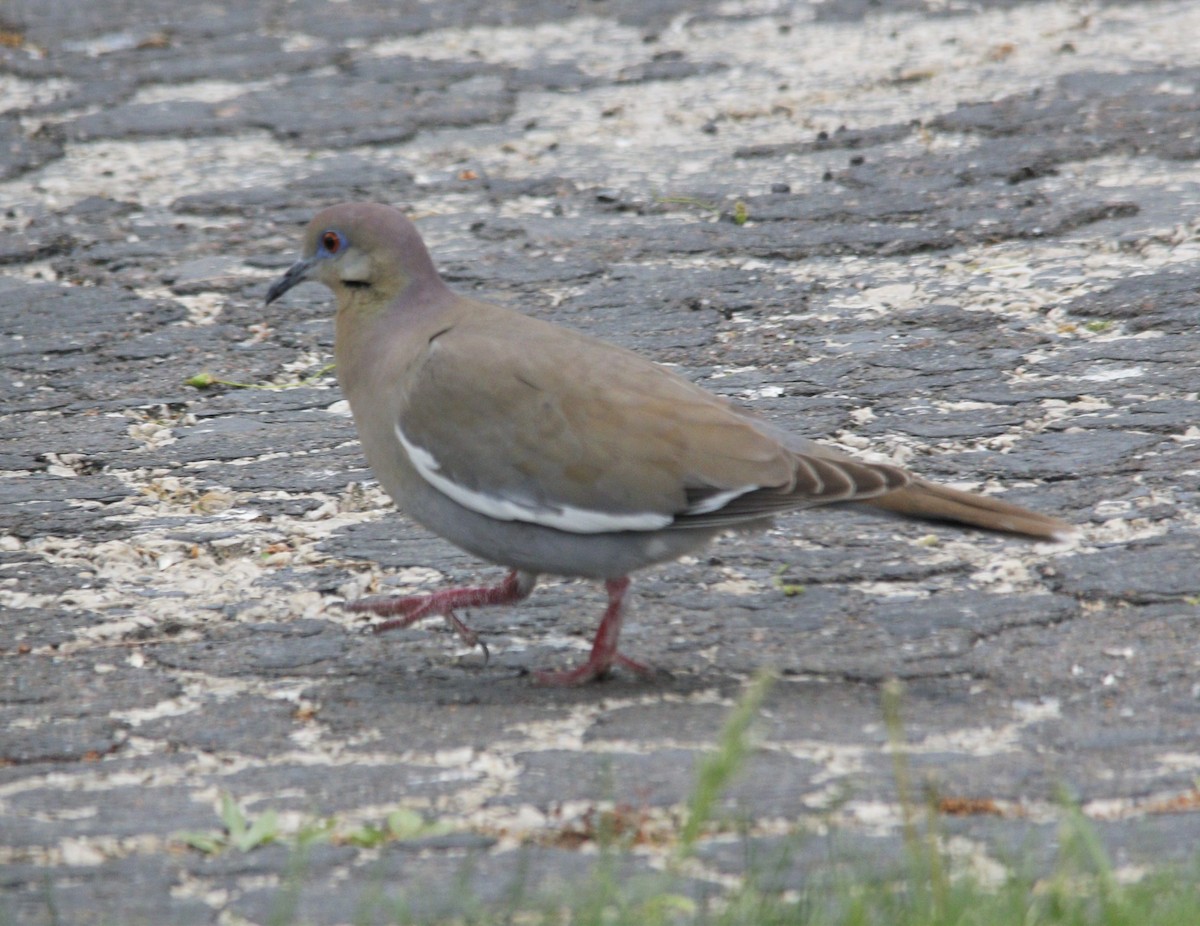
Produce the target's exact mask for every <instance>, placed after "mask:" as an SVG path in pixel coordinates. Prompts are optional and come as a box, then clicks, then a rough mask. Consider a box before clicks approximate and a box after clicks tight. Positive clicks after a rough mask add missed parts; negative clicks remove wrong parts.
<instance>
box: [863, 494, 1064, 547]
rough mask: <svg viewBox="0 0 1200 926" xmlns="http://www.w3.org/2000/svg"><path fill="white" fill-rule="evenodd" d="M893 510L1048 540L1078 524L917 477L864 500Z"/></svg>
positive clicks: (910, 515)
mask: <svg viewBox="0 0 1200 926" xmlns="http://www.w3.org/2000/svg"><path fill="white" fill-rule="evenodd" d="M859 504H863V505H870V506H872V507H873V508H882V509H883V510H884V511H890V512H892V513H893V514H900V515H905V516H907V517H910V518H927V519H929V520H933V521H954V522H957V523H959V524H967V525H970V526H971V527H982V528H984V529H985V530H990V531H1003V532H1005V533H1009V534H1024V535H1026V536H1028V537H1041V538H1045V539H1048V540H1065V539H1066V538H1068V537H1070V536H1071V535H1072V534H1074V533H1075V531H1076V528H1075V527H1074V526H1073V525H1071V524H1068V523H1067V522H1066V521H1060V520H1059V519H1058V518H1052V517H1049V516H1048V515H1044V514H1038V513H1037V512H1036V511H1030V510H1029V509H1028V508H1022V507H1021V506H1020V505H1013V504H1011V503H1009V502H1002V501H1000V500H999V499H996V498H991V497H990V496H987V495H975V494H974V493H971V492H961V491H959V490H958V489H951V488H948V487H946V486H941V485H937V484H936V483H932V482H926V481H925V480H924V479H914V480H913V481H912V482H911V483H909V484H908V485H907V486H905V487H904V488H902V489H897V490H896V491H895V492H889V493H888V494H887V495H881V496H880V497H878V498H872V499H864V500H863V501H862V502H861V503H859Z"/></svg>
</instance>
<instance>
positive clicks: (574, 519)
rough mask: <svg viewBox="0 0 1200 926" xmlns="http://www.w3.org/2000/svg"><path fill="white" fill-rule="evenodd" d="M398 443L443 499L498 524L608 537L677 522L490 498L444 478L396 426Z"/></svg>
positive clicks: (651, 514)
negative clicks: (503, 523)
mask: <svg viewBox="0 0 1200 926" xmlns="http://www.w3.org/2000/svg"><path fill="white" fill-rule="evenodd" d="M396 439H397V440H399V441H400V445H401V446H402V447H403V448H404V452H405V453H407V454H408V458H409V460H411V461H412V465H413V467H414V468H415V469H416V471H417V473H418V474H419V475H420V476H421V478H422V479H424V480H425V481H426V482H428V483H429V484H430V485H431V486H433V487H434V488H435V489H437V490H438V491H439V492H441V493H442V494H443V495H445V496H447V497H448V498H450V499H453V500H454V501H456V502H458V504H460V505H462V506H463V507H464V508H468V509H470V510H471V511H474V512H475V513H476V514H482V515H485V516H486V517H489V518H495V519H496V520H497V521H524V522H526V523H529V524H540V525H542V526H543V527H553V528H555V529H557V530H560V531H568V532H570V533H572V534H605V533H610V532H612V531H653V530H658V529H660V528H663V527H666V526H667V525H668V524H670V523H671V522H672V521H673V520H674V518H673V517H671V516H670V515H667V514H659V513H657V512H653V511H647V512H641V513H639V514H610V513H608V512H604V511H590V510H588V509H587V508H574V507H572V506H570V505H562V506H559V507H556V508H549V507H545V506H539V505H536V504H533V503H532V502H528V501H524V500H517V499H511V498H503V497H501V496H498V495H488V494H486V493H484V492H477V491H475V490H474V489H468V488H467V487H466V486H461V485H459V484H458V483H457V482H454V481H453V480H452V479H450V478H448V477H447V476H445V475H443V473H442V472H441V469H442V467H441V465H440V464H439V463H438V461H437V459H436V458H435V457H434V455H433V454H432V453H430V452H429V451H428V450H426V449H425V448H424V447H418V446H417V445H416V444H414V443H412V441H410V440H409V439H408V438H407V437H405V436H404V432H403V431H402V430H401V429H400V425H399V424H397V425H396Z"/></svg>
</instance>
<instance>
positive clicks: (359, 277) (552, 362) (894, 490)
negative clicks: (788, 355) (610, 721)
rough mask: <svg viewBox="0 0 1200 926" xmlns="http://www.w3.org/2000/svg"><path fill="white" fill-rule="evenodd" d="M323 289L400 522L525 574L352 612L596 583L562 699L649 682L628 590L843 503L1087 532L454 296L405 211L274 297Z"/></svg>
mask: <svg viewBox="0 0 1200 926" xmlns="http://www.w3.org/2000/svg"><path fill="white" fill-rule="evenodd" d="M306 280H315V281H318V282H321V283H324V284H325V285H326V286H328V287H329V288H330V289H331V290H332V291H333V293H334V295H335V296H336V297H337V320H336V359H337V374H338V380H339V381H340V383H341V386H342V389H343V391H344V392H345V394H346V397H347V399H349V401H350V408H351V410H352V411H353V413H354V421H355V424H356V426H357V428H358V434H359V437H360V438H361V440H362V444H363V449H364V450H365V452H366V457H367V461H368V462H369V463H370V465H371V468H372V469H373V470H374V472H375V474H376V476H377V477H378V478H379V481H380V483H381V484H382V485H383V487H384V489H385V490H387V492H388V494H389V495H390V496H391V497H392V499H393V500H394V501H395V503H396V505H397V506H398V507H399V508H400V509H401V510H402V511H403V512H404V513H405V514H407V515H408V516H409V517H411V518H412V519H413V520H415V521H417V522H419V523H420V524H423V525H424V526H425V527H427V528H428V529H429V530H431V531H433V532H434V533H436V534H440V535H441V536H442V537H444V538H446V539H447V540H449V541H450V542H451V543H453V544H455V545H457V546H459V547H461V548H462V549H464V550H467V551H469V552H470V553H473V554H475V555H476V556H478V557H480V558H481V559H484V560H487V561H488V562H492V563H496V564H499V565H502V566H507V567H508V568H509V569H510V570H511V572H510V573H509V575H508V577H507V578H506V579H505V580H504V581H503V582H502V583H501V584H499V585H497V586H495V587H479V588H457V589H447V590H444V591H438V592H434V593H432V594H427V595H416V596H409V597H401V598H392V599H386V598H385V599H365V600H363V601H359V602H355V603H354V604H352V605H350V607H351V608H352V609H353V610H357V611H367V612H371V613H374V614H377V615H379V616H383V617H388V618H392V619H391V620H388V621H386V622H384V623H382V624H380V625H378V627H377V629H388V628H392V627H403V626H407V625H409V624H412V623H413V622H415V621H417V620H420V619H421V618H423V617H428V616H432V615H440V616H442V617H444V618H445V619H446V620H447V621H449V622H450V623H451V624H452V625H453V626H454V627H455V629H456V630H457V631H458V633H459V634H460V636H462V638H463V639H464V640H466V641H468V642H470V643H472V644H473V643H475V642H477V638H476V635H475V634H474V633H473V632H472V631H471V630H469V629H468V628H467V627H466V626H465V625H464V624H463V623H462V622H461V621H460V620H459V619H458V617H457V616H456V615H455V613H454V612H455V611H456V610H457V609H461V608H467V607H477V606H481V605H490V604H508V603H511V602H515V601H519V600H521V599H522V598H524V597H525V596H527V595H528V594H529V593H530V592H531V591H532V590H533V587H534V584H535V583H536V581H537V577H538V575H539V574H543V573H546V574H554V575H562V576H576V577H583V578H590V579H600V580H603V581H604V583H605V588H606V590H607V592H608V608H607V610H606V611H605V613H604V618H603V620H602V621H601V622H600V627H599V630H597V632H596V637H595V640H594V642H593V644H592V649H591V654H590V656H589V657H588V659H587V661H586V662H585V663H584V664H583V665H581V666H579V667H578V668H575V669H573V670H570V671H566V672H546V673H539V676H538V677H539V680H540V681H542V682H544V683H547V684H560V685H574V684H579V683H582V682H586V681H589V680H592V679H596V678H600V677H602V676H604V675H606V674H607V673H608V671H609V670H610V669H611V668H612V667H613V666H614V665H622V666H625V667H628V668H631V669H634V670H638V671H646V670H645V667H643V666H641V665H640V664H638V663H636V662H634V661H632V660H630V659H627V658H626V657H624V656H623V655H621V654H620V653H619V652H618V651H617V638H618V636H619V634H620V630H621V618H622V611H623V606H624V600H625V595H626V591H627V589H628V587H629V578H628V576H629V574H630V573H632V572H634V571H635V570H637V569H642V568H644V567H646V566H650V565H652V564H654V563H661V562H665V561H667V560H673V559H676V558H677V557H680V556H682V555H684V554H686V553H690V552H692V551H694V550H697V549H698V548H700V547H703V546H704V545H705V544H707V543H708V542H709V541H710V540H712V538H713V537H714V536H716V535H717V534H719V533H721V532H723V531H726V530H730V529H736V530H744V529H758V528H763V527H766V526H767V525H768V524H769V523H770V521H771V517H772V515H775V514H777V513H778V512H781V511H787V510H789V509H793V508H806V507H811V506H815V505H827V504H831V503H834V502H866V503H867V504H869V505H872V506H874V507H875V508H880V509H884V510H886V511H889V512H894V513H897V514H902V515H907V516H912V517H918V518H929V519H934V520H947V521H956V522H959V523H961V524H966V525H970V526H974V527H981V528H986V529H989V530H996V531H1006V532H1011V533H1015V534H1024V535H1027V536H1030V537H1038V538H1047V539H1049V538H1054V539H1057V538H1061V537H1063V536H1065V535H1067V534H1069V533H1071V532H1072V531H1073V530H1074V529H1073V528H1072V527H1071V526H1070V525H1068V524H1066V523H1064V522H1063V521H1060V520H1058V519H1056V518H1051V517H1046V516H1045V515H1041V514H1037V513H1035V512H1032V511H1029V510H1027V509H1024V508H1020V507H1018V506H1016V505H1012V504H1009V503H1007V502H1002V501H998V500H996V499H994V498H990V497H984V496H981V495H974V494H971V493H967V492H961V491H958V490H956V489H950V488H946V487H943V486H938V485H935V484H933V483H929V482H926V481H925V480H923V479H920V478H918V477H917V476H914V475H912V474H910V473H908V472H906V471H905V470H903V469H900V468H898V467H895V466H887V465H882V464H877V463H866V462H861V461H858V460H855V459H852V458H850V457H848V456H846V455H845V454H842V453H839V452H838V451H836V450H832V449H829V448H827V447H823V446H821V445H819V444H815V443H813V442H812V441H809V440H806V439H804V438H800V437H795V436H793V435H791V434H788V433H787V432H785V431H782V430H780V429H778V428H776V427H774V426H772V425H770V424H768V423H766V422H764V421H762V420H760V419H758V418H755V417H753V416H752V415H750V414H748V413H746V412H743V411H740V410H738V409H737V408H735V407H733V406H732V405H730V404H729V403H728V402H727V401H725V400H724V399H721V398H718V397H717V396H714V395H712V394H710V393H709V392H706V391H705V390H704V389H701V388H700V387H699V386H696V385H694V384H693V383H691V382H689V381H688V380H686V379H684V378H683V377H681V376H678V375H676V374H675V373H672V372H670V371H668V370H666V369H664V368H663V367H661V366H658V365H657V364H655V363H652V362H651V361H649V360H646V359H645V358H643V357H641V356H639V355H637V354H635V353H633V352H631V351H628V350H624V349H622V348H619V347H615V346H613V345H611V344H606V343H604V342H603V341H599V340H596V339H594V338H591V337H588V336H587V335H583V334H579V333H577V332H575V331H571V330H569V329H567V328H562V327H559V326H557V325H553V324H550V323H548V322H545V321H540V320H538V319H535V318H531V317H529V316H527V315H523V314H521V313H519V312H515V311H512V310H509V309H505V308H501V307H499V306H496V305H492V304H490V303H487V302H480V301H478V300H475V299H471V298H468V297H466V296H461V295H458V294H457V293H455V292H453V291H452V290H450V288H449V287H447V286H446V284H445V283H444V282H443V281H442V279H441V277H440V276H438V273H437V270H436V269H435V268H434V266H433V261H432V260H431V259H430V256H429V252H428V251H427V250H426V248H425V244H424V242H423V241H422V240H421V237H420V235H419V234H418V232H417V230H416V228H415V227H414V226H413V224H412V223H411V222H410V221H409V220H408V219H407V218H406V217H405V216H404V215H403V214H402V213H400V212H399V211H398V210H396V209H393V208H392V207H390V206H384V205H379V204H375V203H346V204H342V205H338V206H333V207H331V208H329V209H325V210H324V211H322V212H320V213H318V214H317V215H316V217H315V218H313V220H312V221H311V222H310V223H309V225H308V228H307V231H306V233H305V237H304V250H303V257H302V258H301V260H299V261H298V262H297V263H296V264H294V265H293V266H292V267H291V268H290V269H289V270H288V271H287V272H286V273H285V274H284V275H283V276H282V277H281V278H280V279H279V280H277V281H276V282H275V284H274V285H273V286H272V287H271V289H270V291H269V292H268V293H267V302H268V303H270V302H273V301H274V300H276V299H278V298H279V297H280V296H282V295H283V294H284V293H285V292H287V291H288V290H289V289H291V288H292V287H293V286H295V285H296V284H298V283H302V282H304V281H306Z"/></svg>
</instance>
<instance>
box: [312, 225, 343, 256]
mask: <svg viewBox="0 0 1200 926" xmlns="http://www.w3.org/2000/svg"><path fill="white" fill-rule="evenodd" d="M319 241H320V248H319V250H318V253H320V254H328V255H329V256H330V257H332V256H333V255H335V254H338V253H340V252H341V251H343V250H345V247H346V239H345V238H344V237H343V236H342V234H341V232H338V231H334V230H333V229H332V228H329V229H326V230H325V231H323V232H321V237H320V239H319Z"/></svg>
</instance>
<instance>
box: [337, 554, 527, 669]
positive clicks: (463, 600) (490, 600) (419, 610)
mask: <svg viewBox="0 0 1200 926" xmlns="http://www.w3.org/2000/svg"><path fill="white" fill-rule="evenodd" d="M536 582H537V576H534V575H530V574H529V573H522V572H518V571H517V570H516V569H514V570H513V571H512V572H510V573H509V574H508V575H507V576H506V577H505V579H504V581H503V582H501V583H500V584H499V585H483V586H471V587H469V588H447V589H443V590H442V591H440V592H431V593H430V594H428V595H405V596H398V597H395V598H360V599H359V600H358V601H351V602H347V603H346V604H345V605H344V606H343V607H345V609H346V610H347V611H351V612H354V613H356V614H362V613H366V614H376V615H378V616H379V617H390V618H393V619H392V620H387V621H384V622H383V623H381V624H376V625H375V627H374V630H375V632H376V633H383V632H384V631H385V630H397V629H399V628H401V627H409V626H411V625H412V624H415V623H416V622H417V621H419V620H421V619H422V618H425V617H432V616H434V615H437V616H440V617H442V618H443V619H444V620H445V621H446V623H447V624H449V625H450V626H451V627H453V628H454V631H455V633H457V634H458V637H459V639H460V640H462V641H463V643H465V644H466V645H467V646H472V647H474V646H479V647H482V648H483V656H484V660H485V661H486V660H487V658H488V648H487V645H486V644H484V643H483V642H482V641H481V640H480V639H479V634H477V633H476V632H475V631H474V630H472V629H471V628H470V627H468V626H467V625H466V624H464V623H463V622H462V621H461V620H459V619H458V615H456V614H455V613H454V609H455V608H478V607H482V606H484V605H493V604H512V603H513V602H516V601H520V600H521V599H522V598H525V597H527V596H528V595H529V593H530V592H532V591H533V586H534V585H535V584H536ZM397 615H399V616H397Z"/></svg>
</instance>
